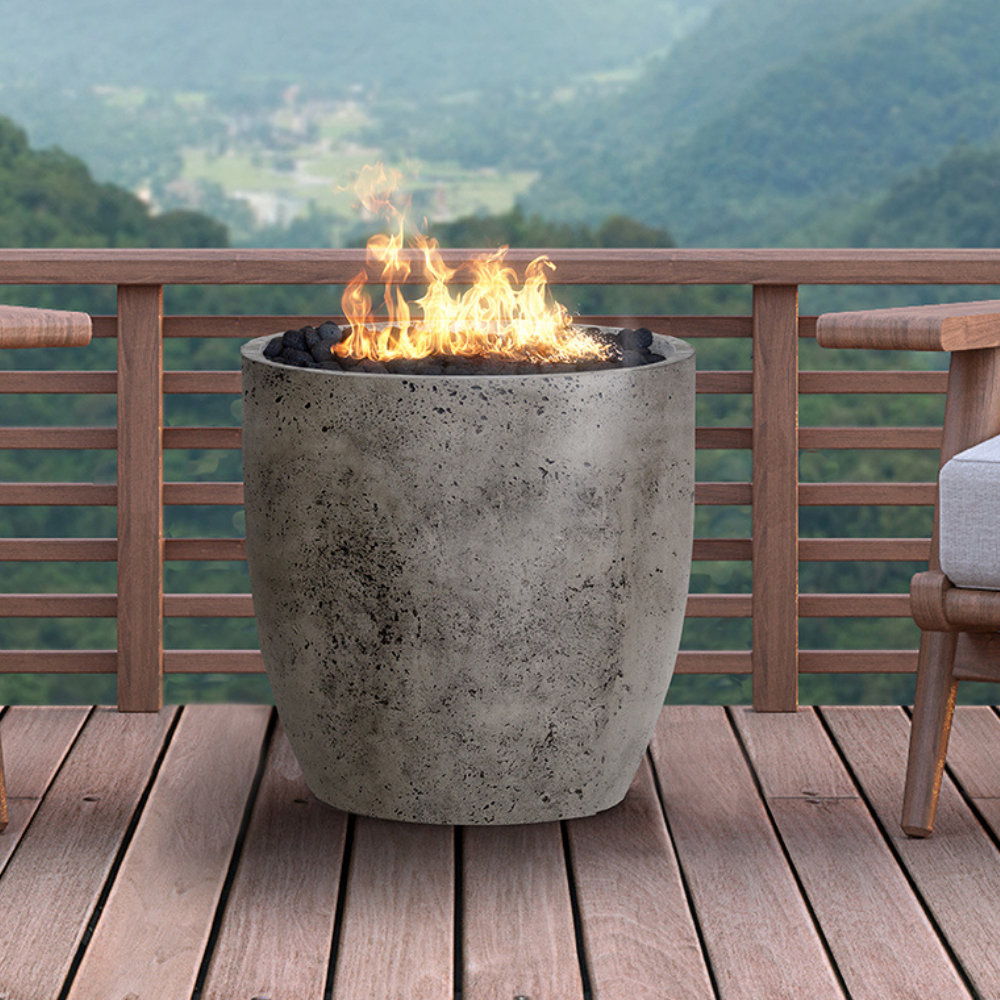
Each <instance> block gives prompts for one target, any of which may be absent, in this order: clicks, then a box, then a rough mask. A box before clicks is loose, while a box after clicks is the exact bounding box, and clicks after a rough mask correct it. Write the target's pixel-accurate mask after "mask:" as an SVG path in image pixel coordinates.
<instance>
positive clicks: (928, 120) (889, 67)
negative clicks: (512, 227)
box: [529, 0, 1000, 246]
mask: <svg viewBox="0 0 1000 1000" xmlns="http://www.w3.org/2000/svg"><path fill="white" fill-rule="evenodd" d="M751 6H754V5H752V4H739V3H733V4H730V5H727V7H726V8H722V9H720V10H719V11H718V13H717V17H718V18H721V17H722V15H723V12H724V11H736V10H738V9H739V8H741V7H751ZM802 6H804V5H800V4H790V5H789V7H788V13H789V21H790V22H791V21H793V20H794V18H793V15H792V10H793V8H798V7H802ZM809 6H810V17H809V18H807V19H806V20H808V21H809V22H810V23H816V24H819V23H821V19H820V14H819V13H818V11H817V10H812V5H809ZM826 6H827V7H828V11H829V13H828V16H827V18H826V22H825V23H826V26H827V28H828V29H829V30H828V31H827V32H826V34H822V33H820V34H817V35H815V36H813V37H812V38H810V39H809V40H808V44H807V45H801V46H799V48H798V52H797V57H796V58H795V59H794V60H785V61H780V62H774V63H771V64H770V65H769V66H768V67H767V72H766V73H764V74H762V75H759V77H758V78H757V79H751V82H750V83H749V85H748V86H743V87H740V86H738V83H737V81H733V80H732V79H731V78H730V83H731V84H733V86H732V87H731V88H730V91H729V93H730V94H731V97H730V98H729V100H728V103H727V101H726V100H725V99H724V97H722V98H720V99H719V100H717V101H715V103H714V104H713V106H712V108H711V109H710V111H711V113H709V114H707V115H705V116H704V117H702V118H701V119H699V120H695V121H692V122H691V127H690V129H689V131H688V133H687V134H686V135H685V134H683V132H678V131H677V130H671V129H670V128H669V126H665V125H663V124H662V120H661V119H659V118H658V117H656V116H654V117H653V118H652V121H650V116H649V113H648V109H649V107H650V104H649V101H648V100H645V99H643V97H642V94H643V93H646V95H647V97H648V92H649V89H650V88H652V87H656V86H657V85H658V84H659V85H667V81H668V80H669V72H670V71H669V70H668V67H670V66H671V60H667V62H666V63H665V64H664V66H663V67H662V69H661V70H660V71H651V73H650V74H649V76H648V77H647V79H646V81H645V82H644V83H642V84H641V85H636V87H635V88H630V89H629V90H627V91H626V92H625V93H623V95H622V97H621V103H620V113H618V114H616V115H610V116H608V117H607V118H606V120H605V121H604V125H605V126H606V127H605V128H604V129H603V131H602V133H601V135H602V139H601V141H600V143H599V145H598V147H597V148H596V149H595V150H594V152H593V155H590V156H588V155H587V153H586V152H585V151H583V152H581V151H580V150H570V151H569V153H570V155H568V156H567V157H566V158H565V161H564V163H563V164H562V165H560V166H556V165H553V166H551V167H550V168H549V171H548V177H546V178H543V179H541V180H540V181H539V183H538V188H537V190H536V192H535V193H534V194H533V195H532V196H531V199H530V201H529V204H532V205H534V206H539V205H549V206H551V207H552V208H553V209H554V210H564V209H565V210H571V209H574V208H575V211H576V212H577V213H579V212H580V211H581V209H582V208H584V207H591V208H592V207H593V206H595V205H602V206H606V205H611V206H613V207H615V208H616V209H618V210H621V211H625V212H626V213H627V214H633V215H639V214H641V217H642V218H644V219H645V220H646V221H648V222H650V223H653V224H657V223H659V224H666V225H669V226H670V228H671V231H672V232H674V233H675V234H676V236H677V238H678V239H679V241H680V242H681V243H683V244H692V243H694V244H700V245H715V244H720V245H754V246H759V245H768V244H773V243H775V242H782V241H784V240H786V239H787V238H788V236H789V234H790V233H792V232H793V231H794V230H796V229H800V228H802V227H803V226H805V225H807V224H808V223H809V222H811V221H813V220H815V219H817V218H819V217H821V216H822V215H824V214H827V213H829V212H831V211H834V210H836V211H845V210H850V209H851V208H853V207H854V206H855V205H856V204H857V203H858V202H859V201H862V200H865V199H869V198H871V197H873V196H875V195H877V194H878V193H879V192H880V191H883V190H884V189H886V188H887V187H888V186H889V185H890V184H892V183H893V182H894V181H896V180H897V179H899V177H900V176H901V175H904V174H910V173H913V172H914V171H916V170H917V169H919V168H920V167H923V166H934V165H936V164H937V163H938V162H939V161H940V160H941V159H942V158H943V157H944V156H945V155H946V154H947V153H948V152H949V151H950V150H951V149H952V148H953V147H954V146H955V145H956V144H959V143H966V144H970V145H981V144H987V143H990V142H994V141H996V139H997V138H998V137H1000V119H998V115H997V108H998V107H1000V60H998V59H997V57H996V53H997V51H998V47H1000V5H997V4H996V3H994V2H993V0H953V2H951V3H947V4H943V3H939V2H937V0H922V2H920V3H918V4H895V5H885V6H881V5H879V6H876V5H869V6H870V10H871V12H872V14H873V15H879V16H877V17H869V18H868V19H867V20H865V19H863V18H862V17H860V16H859V17H857V18H856V19H855V22H854V23H853V24H848V23H846V22H841V23H840V24H839V26H838V24H837V19H836V15H837V13H838V12H839V11H841V10H842V9H847V8H848V7H849V6H850V5H846V4H845V5H842V4H828V5H826ZM892 7H898V8H900V9H898V10H895V11H893V10H892ZM705 30H706V31H707V30H708V26H706V28H705ZM690 43H691V44H692V45H693V44H694V40H693V39H692V40H690ZM683 50H684V47H683V46H682V47H681V49H679V50H678V52H677V53H675V56H674V58H673V65H674V66H675V67H676V66H677V65H678V62H679V61H680V59H681V52H682V51H683ZM791 51H795V47H794V46H792V47H791ZM657 72H659V75H657ZM667 103H668V104H670V103H671V102H670V99H667ZM633 108H634V112H633V113H631V114H630V109H633ZM681 120H684V119H683V115H682V116H681ZM650 124H652V125H654V126H660V127H659V128H657V127H653V128H652V129H650V128H649V127H648V126H649V125H650ZM662 136H665V138H661V137H662Z"/></svg>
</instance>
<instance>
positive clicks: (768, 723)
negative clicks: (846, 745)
mask: <svg viewBox="0 0 1000 1000" xmlns="http://www.w3.org/2000/svg"><path fill="white" fill-rule="evenodd" d="M732 717H733V720H734V721H735V723H736V726H737V728H738V729H739V731H740V735H741V736H742V738H743V742H744V745H745V746H746V749H747V753H748V755H749V757H750V760H751V762H752V763H753V766H754V770H755V771H756V773H757V777H758V780H759V781H760V784H761V787H762V789H763V791H764V795H765V798H766V799H767V801H768V804H769V807H770V809H771V814H772V816H773V817H774V821H775V823H776V824H777V827H778V831H779V833H780V834H781V839H782V841H783V843H784V845H785V849H786V850H787V851H788V853H789V855H790V857H791V859H792V863H793V864H794V865H795V869H796V871H797V873H798V876H799V878H800V879H801V881H802V885H803V887H804V889H805V891H806V893H807V895H808V896H809V902H810V904H811V906H812V908H813V911H814V913H815V914H816V917H817V919H818V921H819V925H820V927H821V928H822V930H823V935H824V937H825V938H826V940H827V942H828V944H829V946H830V950H831V951H832V953H833V957H834V960H835V961H836V963H837V966H838V968H839V970H840V973H841V975H842V976H843V977H844V982H845V983H846V984H847V988H848V990H849V992H850V995H851V997H852V1000H911V998H912V997H916V996H927V997H935V998H938V1000H945V998H953V1000H969V996H970V994H969V991H968V990H967V989H966V987H965V986H964V984H963V983H962V980H961V978H960V976H959V975H958V972H957V971H956V969H955V967H954V965H953V964H952V961H951V959H950V958H949V956H948V953H947V951H946V950H945V948H944V946H943V944H942V943H941V940H940V939H939V938H938V936H937V934H936V933H935V931H934V928H933V927H932V926H931V924H930V921H929V920H928V919H927V915H926V913H925V912H924V910H923V908H922V907H921V905H920V903H919V902H918V900H917V899H916V897H915V896H914V895H913V891H912V890H911V889H910V886H909V883H908V882H907V880H906V877H905V875H904V874H903V872H902V871H901V870H900V868H899V865H898V864H897V863H896V861H895V859H894V858H893V856H892V852H891V851H890V850H889V847H888V845H887V844H886V842H885V840H884V838H883V837H882V834H881V833H880V832H879V829H878V826H877V825H876V824H875V822H874V821H873V820H872V817H871V814H870V813H869V811H868V808H867V806H866V805H865V803H864V802H863V801H862V800H861V798H860V796H859V793H858V790H857V788H856V787H855V785H854V782H853V781H852V780H851V778H850V775H849V774H848V773H847V771H846V769H845V768H844V765H843V763H842V762H841V760H840V758H839V757H838V756H837V753H836V751H835V750H834V748H833V746H832V745H831V743H830V741H829V738H828V737H827V735H826V732H825V731H824V729H823V727H822V725H821V724H820V721H819V718H818V717H817V715H816V713H815V712H814V711H813V710H812V709H800V710H799V712H798V713H797V714H796V715H788V716H782V717H780V718H773V717H763V716H760V715H755V714H754V713H752V712H749V711H747V710H746V709H742V708H735V709H732ZM859 928H864V930H863V933H859Z"/></svg>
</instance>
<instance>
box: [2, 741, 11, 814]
mask: <svg viewBox="0 0 1000 1000" xmlns="http://www.w3.org/2000/svg"><path fill="white" fill-rule="evenodd" d="M2 736H3V733H2V732H0V737H2ZM9 819H10V814H9V812H8V811H7V774H6V772H5V771H4V764H3V740H2V739H0V833H3V832H4V831H5V830H6V829H7V823H8V820H9Z"/></svg>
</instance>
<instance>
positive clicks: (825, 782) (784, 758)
mask: <svg viewBox="0 0 1000 1000" xmlns="http://www.w3.org/2000/svg"><path fill="white" fill-rule="evenodd" d="M729 714H730V717H731V718H732V720H733V723H734V724H735V726H736V728H737V730H738V731H739V734H740V738H741V739H742V740H743V745H744V746H745V747H746V749H747V753H748V755H749V756H750V760H751V761H752V762H753V766H754V771H755V772H756V774H757V780H758V781H759V782H760V786H761V791H762V792H763V793H764V797H765V798H766V799H768V800H771V799H776V798H803V799H817V798H819V799H835V798H836V799H856V798H858V797H859V793H858V790H857V788H856V787H855V785H854V782H853V781H851V778H850V775H848V774H847V772H846V771H845V770H844V768H843V767H842V766H840V762H839V760H837V759H836V757H835V755H834V754H833V749H832V747H831V746H830V743H829V740H828V739H827V738H826V736H825V735H824V733H823V728H822V726H821V724H820V722H819V719H818V718H817V717H816V713H815V712H814V711H813V709H811V708H800V709H799V710H798V711H797V712H795V713H789V714H787V715H782V716H780V717H777V718H774V717H771V716H768V715H761V714H760V713H757V712H754V711H753V709H750V708H744V707H742V706H737V707H733V708H731V709H730V710H729Z"/></svg>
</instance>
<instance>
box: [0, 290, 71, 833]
mask: <svg viewBox="0 0 1000 1000" xmlns="http://www.w3.org/2000/svg"><path fill="white" fill-rule="evenodd" d="M90 335H91V322H90V317H89V316H88V315H87V314H86V313H77V312H63V311H57V310H53V309H24V308H20V307H18V306H0V347H80V346H82V345H84V344H89V343H90ZM6 828H7V783H6V780H5V777H4V765H3V743H2V742H0V833H2V832H3V831H4V830H5V829H6Z"/></svg>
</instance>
